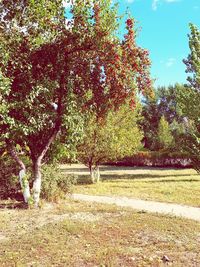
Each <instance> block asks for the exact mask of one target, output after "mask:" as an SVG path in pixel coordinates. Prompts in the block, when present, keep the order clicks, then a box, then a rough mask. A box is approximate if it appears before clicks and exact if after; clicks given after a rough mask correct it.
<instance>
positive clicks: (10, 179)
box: [0, 156, 22, 199]
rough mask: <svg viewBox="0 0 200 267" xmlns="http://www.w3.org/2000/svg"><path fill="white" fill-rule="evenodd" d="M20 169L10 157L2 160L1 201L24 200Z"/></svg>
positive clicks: (0, 176) (0, 166)
mask: <svg viewBox="0 0 200 267" xmlns="http://www.w3.org/2000/svg"><path fill="white" fill-rule="evenodd" d="M18 173H19V168H18V167H17V166H16V163H15V162H14V161H13V160H12V159H10V158H9V157H8V156H4V157H1V158H0V184H1V186H0V199H7V198H16V199H22V195H21V190H20V184H19V179H18Z"/></svg>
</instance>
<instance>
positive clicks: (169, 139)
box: [158, 116, 174, 149]
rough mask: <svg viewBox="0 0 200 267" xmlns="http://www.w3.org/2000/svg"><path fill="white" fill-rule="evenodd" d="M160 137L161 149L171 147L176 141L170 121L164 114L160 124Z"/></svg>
mask: <svg viewBox="0 0 200 267" xmlns="http://www.w3.org/2000/svg"><path fill="white" fill-rule="evenodd" d="M158 139H159V143H160V148H161V149H168V148H170V147H171V146H172V144H173V141H174V139H173V136H172V133H171V129H170V126H169V123H168V122H167V120H166V119H165V117H164V116H162V117H161V119H160V122H159V125H158Z"/></svg>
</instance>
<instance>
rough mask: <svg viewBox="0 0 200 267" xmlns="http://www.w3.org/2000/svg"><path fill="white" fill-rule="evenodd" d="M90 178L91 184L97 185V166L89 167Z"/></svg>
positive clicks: (98, 179)
mask: <svg viewBox="0 0 200 267" xmlns="http://www.w3.org/2000/svg"><path fill="white" fill-rule="evenodd" d="M90 176H91V179H92V183H98V182H99V181H100V172H99V166H98V165H97V166H91V167H90Z"/></svg>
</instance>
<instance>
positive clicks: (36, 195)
mask: <svg viewBox="0 0 200 267" xmlns="http://www.w3.org/2000/svg"><path fill="white" fill-rule="evenodd" d="M33 175H34V182H33V201H34V205H35V207H38V205H39V201H40V192H41V183H42V175H41V161H40V159H37V160H36V161H35V162H34V163H33Z"/></svg>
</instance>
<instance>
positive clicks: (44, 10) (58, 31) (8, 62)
mask: <svg viewBox="0 0 200 267" xmlns="http://www.w3.org/2000/svg"><path fill="white" fill-rule="evenodd" d="M111 2H112V1H111V0H103V1H80V0H77V1H75V2H74V4H73V5H71V13H72V19H71V20H70V21H67V20H66V17H65V12H64V8H63V3H62V1H61V0H56V1H52V0H42V1H36V0H28V1H24V0H17V1H9V2H8V1H4V0H3V1H1V3H0V14H1V15H0V28H1V34H0V50H1V56H0V57H1V58H0V59H1V60H0V61H1V63H0V70H1V73H0V74H1V84H2V83H3V86H1V93H0V94H1V99H0V101H1V103H0V106H1V110H2V112H1V121H0V133H1V140H2V141H3V142H4V143H5V147H6V149H7V150H8V151H9V152H10V153H11V155H12V156H13V157H14V158H15V160H16V161H17V162H18V164H19V166H20V169H23V170H24V172H25V169H26V167H25V164H24V163H23V162H22V160H21V159H20V158H19V155H17V152H16V149H15V148H16V145H17V144H19V145H20V146H21V147H22V148H23V149H24V151H25V153H26V154H27V156H28V157H29V158H30V159H31V161H32V163H33V172H34V177H35V178H34V184H33V192H35V197H34V200H35V202H38V201H39V192H40V185H41V172H40V166H41V164H42V161H43V159H44V157H45V155H46V153H47V151H48V149H49V147H50V145H51V144H52V142H53V141H54V140H55V138H56V136H57V135H58V133H61V132H64V133H65V135H67V133H71V134H72V135H73V138H74V140H76V139H77V141H78V140H79V134H77V133H78V132H80V131H81V126H80V125H79V123H78V121H79V120H77V116H73V114H74V113H77V112H79V113H80V111H82V112H83V111H86V110H88V109H89V110H93V111H94V112H95V114H96V117H97V118H98V120H103V119H104V117H106V114H107V113H108V112H109V110H110V109H111V108H114V109H117V108H118V107H119V106H120V105H121V104H123V103H124V101H125V100H126V99H127V98H131V99H132V100H131V103H132V106H134V99H135V95H136V93H137V91H138V90H140V91H142V92H143V93H145V92H147V91H148V90H149V88H150V83H151V82H150V79H149V66H150V61H149V58H148V52H147V51H146V50H144V49H142V48H140V47H138V46H137V45H136V42H135V35H136V34H135V30H134V20H133V19H132V18H128V19H127V21H126V29H127V33H126V35H125V36H124V38H123V40H121V39H120V38H119V37H118V36H117V34H116V31H117V29H118V16H117V8H116V6H115V5H112V3H111ZM2 88H3V89H2ZM72 125H74V128H73V129H74V130H73V131H74V132H73V133H72V132H71V130H70V128H71V126H72Z"/></svg>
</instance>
